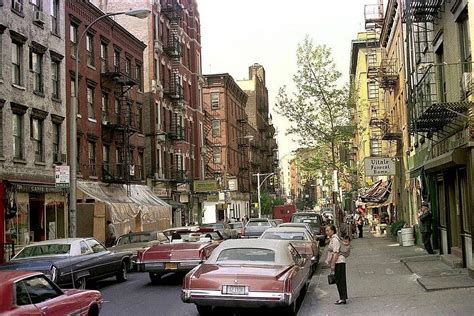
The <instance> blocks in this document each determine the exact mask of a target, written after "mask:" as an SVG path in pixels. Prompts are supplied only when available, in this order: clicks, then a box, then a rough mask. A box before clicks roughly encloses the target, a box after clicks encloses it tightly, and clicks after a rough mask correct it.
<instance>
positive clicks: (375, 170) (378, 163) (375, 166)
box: [364, 158, 396, 176]
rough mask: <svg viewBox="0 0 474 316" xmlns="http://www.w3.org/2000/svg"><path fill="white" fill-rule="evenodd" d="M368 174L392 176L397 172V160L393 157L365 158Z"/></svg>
mask: <svg viewBox="0 0 474 316" xmlns="http://www.w3.org/2000/svg"><path fill="white" fill-rule="evenodd" d="M364 169H365V175H366V176H391V175H395V174H396V171H395V170H396V169H395V160H394V159H392V158H365V159H364Z"/></svg>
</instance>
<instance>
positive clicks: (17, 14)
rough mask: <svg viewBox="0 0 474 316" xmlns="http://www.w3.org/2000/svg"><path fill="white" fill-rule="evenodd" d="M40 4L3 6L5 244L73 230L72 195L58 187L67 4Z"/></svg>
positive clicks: (0, 89)
mask: <svg viewBox="0 0 474 316" xmlns="http://www.w3.org/2000/svg"><path fill="white" fill-rule="evenodd" d="M38 3H39V4H38V5H34V4H33V3H32V2H29V1H3V2H2V3H1V5H0V16H1V19H0V124H1V125H0V180H2V181H1V184H0V185H1V186H3V187H4V189H6V190H5V193H6V195H5V200H6V201H5V202H6V203H3V202H2V203H0V218H1V221H2V222H3V221H4V219H5V217H7V220H6V222H5V223H4V224H5V229H1V230H0V243H2V242H4V241H5V239H6V240H7V241H11V240H13V241H14V242H15V243H16V244H26V243H29V242H30V241H38V240H43V239H49V238H54V237H61V236H63V237H64V236H65V234H66V231H67V216H66V212H65V210H67V198H66V194H65V192H64V191H62V190H61V189H56V188H55V184H54V183H55V178H54V170H55V166H56V165H61V164H62V163H64V162H65V153H66V124H65V123H66V122H65V117H66V107H65V102H66V89H65V84H64V77H65V62H64V59H63V58H64V55H65V53H64V46H65V42H64V38H65V32H64V2H63V1H53V0H44V1H38ZM5 206H6V209H4V207H5ZM57 211H58V212H57ZM5 212H6V213H7V215H6V216H5ZM58 214H59V215H58ZM1 226H3V223H2V225H1ZM4 232H6V234H5V235H4Z"/></svg>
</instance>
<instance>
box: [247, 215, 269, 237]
mask: <svg viewBox="0 0 474 316" xmlns="http://www.w3.org/2000/svg"><path fill="white" fill-rule="evenodd" d="M276 226H277V225H276V224H275V222H274V221H273V220H271V219H268V218H251V219H249V221H248V222H247V224H246V225H245V227H244V228H243V229H242V237H243V238H258V237H260V236H261V235H262V233H263V232H264V231H266V230H267V229H268V228H270V227H276Z"/></svg>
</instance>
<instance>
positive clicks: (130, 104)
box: [65, 1, 171, 239]
mask: <svg viewBox="0 0 474 316" xmlns="http://www.w3.org/2000/svg"><path fill="white" fill-rule="evenodd" d="M103 14H104V13H103V12H102V11H101V10H99V8H97V7H96V6H95V5H93V4H92V3H90V2H89V1H66V15H65V16H66V18H65V24H66V29H67V32H66V34H65V35H66V36H65V40H66V66H67V70H66V76H67V77H66V78H65V79H66V91H67V95H68V96H69V97H68V98H67V99H66V100H67V105H68V111H69V108H70V106H71V105H72V101H73V97H74V95H75V94H76V91H74V74H75V60H76V58H77V56H76V47H77V44H78V40H79V38H80V36H81V34H82V33H83V32H84V30H85V28H86V26H87V25H89V24H90V23H91V22H92V21H93V20H94V19H96V18H98V17H99V16H101V15H103ZM139 21H142V23H145V22H143V20H139ZM145 47H146V44H144V43H143V42H142V41H141V40H139V39H137V38H136V37H135V36H133V35H132V34H131V33H130V32H128V31H127V30H126V29H125V28H124V27H122V26H121V25H119V24H118V23H117V22H115V21H114V20H113V19H111V18H104V19H102V20H100V21H99V22H98V23H96V24H94V26H92V28H91V29H90V30H89V31H88V32H87V34H86V36H85V37H84V42H82V46H81V49H80V51H79V56H80V58H81V59H80V63H79V77H80V79H79V94H78V99H79V107H78V112H77V113H78V114H77V148H78V156H77V162H78V168H77V169H78V170H77V171H78V179H79V181H78V193H77V194H78V201H77V203H78V216H77V219H78V222H77V234H78V236H87V235H89V236H90V235H94V236H95V237H97V238H99V239H104V238H105V236H104V228H105V220H106V219H110V220H111V221H112V222H113V223H114V224H115V225H116V229H117V230H118V232H117V233H118V234H120V233H125V232H126V233H128V232H129V231H130V230H132V231H140V230H142V229H146V230H150V229H158V228H166V227H169V224H170V220H171V208H170V207H169V205H166V203H163V202H162V201H160V200H159V198H158V197H154V196H153V194H152V192H151V191H149V190H147V189H146V185H145V183H146V182H145V171H144V170H145V133H144V121H145V118H147V117H148V115H145V114H144V99H145V98H144V84H143V67H144V66H143V64H144V60H143V52H144V49H145ZM145 195H147V196H150V198H151V201H153V202H147V203H145V202H143V201H138V200H137V199H138V198H140V197H143V196H145ZM145 205H146V207H145V208H144V207H143V206H145ZM168 211H169V212H168ZM91 222H92V223H94V225H90V224H91Z"/></svg>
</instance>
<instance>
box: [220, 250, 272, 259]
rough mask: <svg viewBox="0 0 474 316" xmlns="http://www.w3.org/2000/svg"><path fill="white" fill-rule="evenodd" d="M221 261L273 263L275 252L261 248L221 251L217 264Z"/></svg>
mask: <svg viewBox="0 0 474 316" xmlns="http://www.w3.org/2000/svg"><path fill="white" fill-rule="evenodd" d="M222 261H246V262H248V261H253V262H255V261H260V262H275V252H274V251H273V250H271V249H263V248H232V249H225V250H222V251H221V253H220V254H219V256H218V258H217V262H222Z"/></svg>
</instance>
